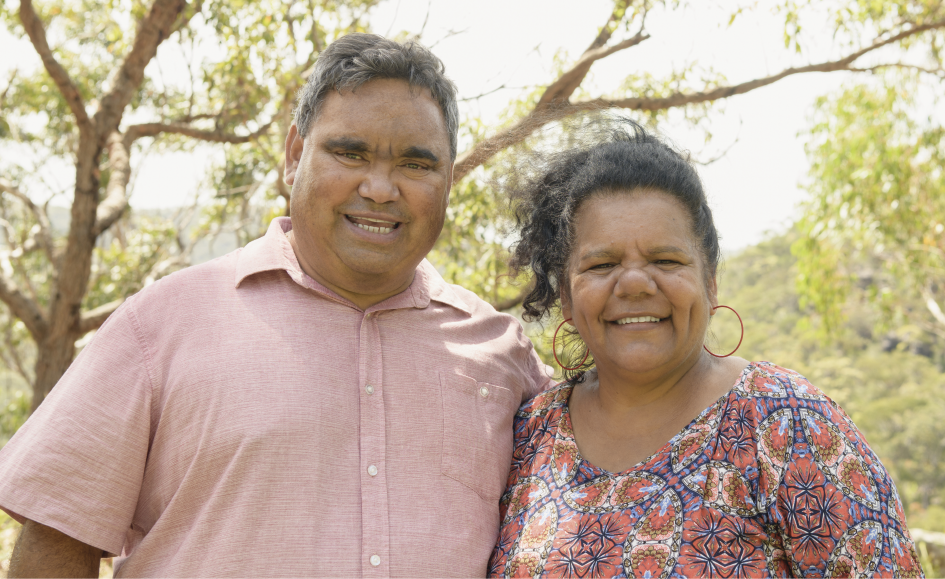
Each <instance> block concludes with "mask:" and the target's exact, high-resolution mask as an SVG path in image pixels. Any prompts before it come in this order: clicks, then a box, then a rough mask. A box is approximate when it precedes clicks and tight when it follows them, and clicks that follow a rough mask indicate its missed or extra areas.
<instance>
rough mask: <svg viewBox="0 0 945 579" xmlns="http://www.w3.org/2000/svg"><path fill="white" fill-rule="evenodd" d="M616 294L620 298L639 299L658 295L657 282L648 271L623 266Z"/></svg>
mask: <svg viewBox="0 0 945 579" xmlns="http://www.w3.org/2000/svg"><path fill="white" fill-rule="evenodd" d="M614 294H615V295H617V296H619V297H631V298H632V297H637V296H642V295H654V294H656V282H655V281H654V280H653V276H651V275H650V274H649V273H647V271H646V269H644V268H642V267H636V266H621V271H620V272H619V275H618V276H617V284H616V286H615V287H614Z"/></svg>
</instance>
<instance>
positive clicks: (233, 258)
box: [128, 248, 242, 311]
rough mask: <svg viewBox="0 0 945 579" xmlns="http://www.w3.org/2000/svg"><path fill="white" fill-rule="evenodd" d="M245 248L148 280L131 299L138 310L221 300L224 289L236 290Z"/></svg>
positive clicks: (178, 308) (129, 300)
mask: <svg viewBox="0 0 945 579" xmlns="http://www.w3.org/2000/svg"><path fill="white" fill-rule="evenodd" d="M241 252H242V248H239V249H236V250H234V251H231V252H230V253H227V254H226V255H222V256H220V257H217V258H214V259H212V260H210V261H205V262H203V263H201V264H197V265H192V266H189V267H185V268H183V269H181V270H178V271H175V272H174V273H171V274H168V275H166V276H164V277H162V278H160V279H158V280H156V281H155V282H153V283H151V284H148V285H147V286H145V287H144V288H142V289H141V290H139V291H138V292H137V293H136V294H134V295H133V296H131V297H130V298H129V299H128V303H129V304H134V308H135V309H136V310H141V309H142V308H151V307H158V308H162V307H170V308H172V310H171V311H179V310H180V309H181V308H186V307H188V306H190V305H196V304H197V302H203V301H210V300H218V299H219V298H220V294H221V293H226V292H233V291H235V290H236V264H237V261H238V259H239V254H240V253H241Z"/></svg>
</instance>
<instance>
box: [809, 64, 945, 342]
mask: <svg viewBox="0 0 945 579" xmlns="http://www.w3.org/2000/svg"><path fill="white" fill-rule="evenodd" d="M918 87H919V85H918V83H917V81H916V80H915V79H912V78H902V77H900V76H889V77H886V78H885V83H884V84H883V85H881V86H879V87H872V86H862V85H861V86H854V87H851V88H848V89H846V90H844V91H842V92H841V93H839V94H837V95H833V96H830V97H825V98H822V99H820V100H819V101H818V103H817V113H816V115H815V123H814V126H813V128H812V129H811V131H810V137H811V141H810V144H809V145H808V154H809V156H810V159H811V181H810V184H809V190H810V192H811V200H810V201H809V202H808V204H807V206H806V208H805V212H804V217H803V219H802V220H801V222H800V231H801V237H800V238H799V239H798V241H797V242H796V243H795V245H794V252H795V255H797V256H798V258H799V278H798V280H799V281H798V286H799V289H800V291H801V295H802V296H803V300H804V303H807V304H810V305H812V306H813V307H814V309H815V310H816V311H817V312H818V313H819V314H821V315H822V316H823V319H824V321H825V326H826V327H827V328H828V329H830V328H832V327H834V326H836V325H837V324H838V322H839V320H840V319H841V318H842V316H843V313H844V312H843V307H844V305H845V303H846V296H847V295H848V294H849V292H850V291H851V289H852V288H853V287H854V286H856V285H857V284H859V285H861V286H863V287H866V288H868V289H869V295H870V296H871V298H872V300H873V301H874V303H876V304H877V305H879V306H880V307H882V308H883V309H884V311H885V312H886V314H887V319H889V318H892V317H901V318H905V319H909V320H911V321H913V322H914V323H918V324H920V325H921V324H927V323H928V320H929V319H930V315H929V312H928V311H924V309H923V308H922V306H921V305H919V306H918V307H915V306H916V303H920V302H928V301H929V300H930V299H932V300H935V299H939V298H940V296H942V295H945V287H943V282H945V194H943V193H945V174H943V172H942V167H943V163H945V139H943V137H945V131H943V129H942V127H941V126H939V125H937V124H935V122H933V121H932V120H931V119H916V118H914V117H913V111H914V110H916V108H917V104H916V94H917V92H918Z"/></svg>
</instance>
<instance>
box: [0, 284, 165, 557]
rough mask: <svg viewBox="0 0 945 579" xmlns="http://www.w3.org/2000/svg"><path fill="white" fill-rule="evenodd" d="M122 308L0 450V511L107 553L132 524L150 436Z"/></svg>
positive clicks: (128, 313)
mask: <svg viewBox="0 0 945 579" xmlns="http://www.w3.org/2000/svg"><path fill="white" fill-rule="evenodd" d="M131 301H133V300H129V302H131ZM129 302H126V303H125V304H124V305H123V306H122V307H121V308H119V309H118V310H117V311H116V312H115V313H114V314H112V315H111V316H110V317H109V319H108V320H107V321H106V323H105V324H104V325H103V326H102V327H101V328H100V329H99V331H98V332H97V334H96V335H95V337H94V338H93V339H92V340H91V342H90V343H89V344H88V345H87V346H86V348H85V349H84V350H83V351H82V352H81V354H80V355H79V356H78V357H77V358H76V360H75V361H74V362H73V363H72V365H71V366H70V367H69V369H68V371H67V372H66V373H65V375H64V376H63V377H62V379H60V381H59V383H58V384H57V385H56V387H55V388H53V390H52V392H51V393H50V394H49V396H48V397H47V398H46V400H45V401H44V402H43V403H42V404H41V405H40V407H39V408H38V409H37V410H36V412H35V413H34V414H33V416H31V417H30V418H29V420H27V421H26V424H24V425H23V426H22V427H21V428H20V430H19V431H18V432H17V433H16V434H15V435H14V436H13V438H12V439H11V440H10V441H9V442H8V443H7V444H6V445H5V446H4V447H3V449H2V450H0V508H3V510H5V511H6V512H7V513H9V514H10V515H11V516H12V517H13V518H14V519H16V520H17V521H19V522H21V523H22V522H24V520H26V519H30V520H33V521H35V522H38V523H41V524H43V525H46V526H49V527H52V528H54V529H57V530H59V531H61V532H63V533H65V534H66V535H69V536H70V537H73V538H74V539H77V540H79V541H81V542H83V543H86V544H88V545H92V546H93V547H97V548H100V549H102V550H104V551H107V552H108V553H110V554H111V555H117V554H119V553H121V550H122V546H123V544H124V542H125V536H126V534H127V531H128V529H129V528H130V527H131V522H132V518H133V516H134V512H135V508H136V505H137V502H138V494H139V490H140V488H141V484H142V479H143V475H144V467H145V461H146V458H147V454H148V445H149V439H150V433H151V399H152V396H151V393H152V392H151V380H150V378H149V373H148V359H147V353H146V351H145V350H144V348H143V347H142V344H141V342H140V340H139V336H138V334H137V332H136V331H135V323H134V322H135V317H134V309H133V304H132V303H129Z"/></svg>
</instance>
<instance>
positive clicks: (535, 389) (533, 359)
mask: <svg viewBox="0 0 945 579" xmlns="http://www.w3.org/2000/svg"><path fill="white" fill-rule="evenodd" d="M522 337H523V338H524V339H525V341H526V342H527V344H528V345H527V348H528V352H527V354H526V365H525V367H526V368H527V369H528V374H529V377H530V378H531V380H530V381H529V388H528V389H526V391H524V392H522V402H525V401H526V400H529V399H530V398H533V397H534V396H536V395H538V394H540V393H542V392H544V391H545V390H548V389H549V388H551V387H552V386H554V385H555V384H557V382H555V380H554V373H555V371H554V368H552V367H551V366H547V365H545V363H544V362H542V361H541V358H539V357H538V352H536V351H535V347H534V346H532V343H531V340H529V339H528V337H526V336H525V335H524V332H523V334H522Z"/></svg>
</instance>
